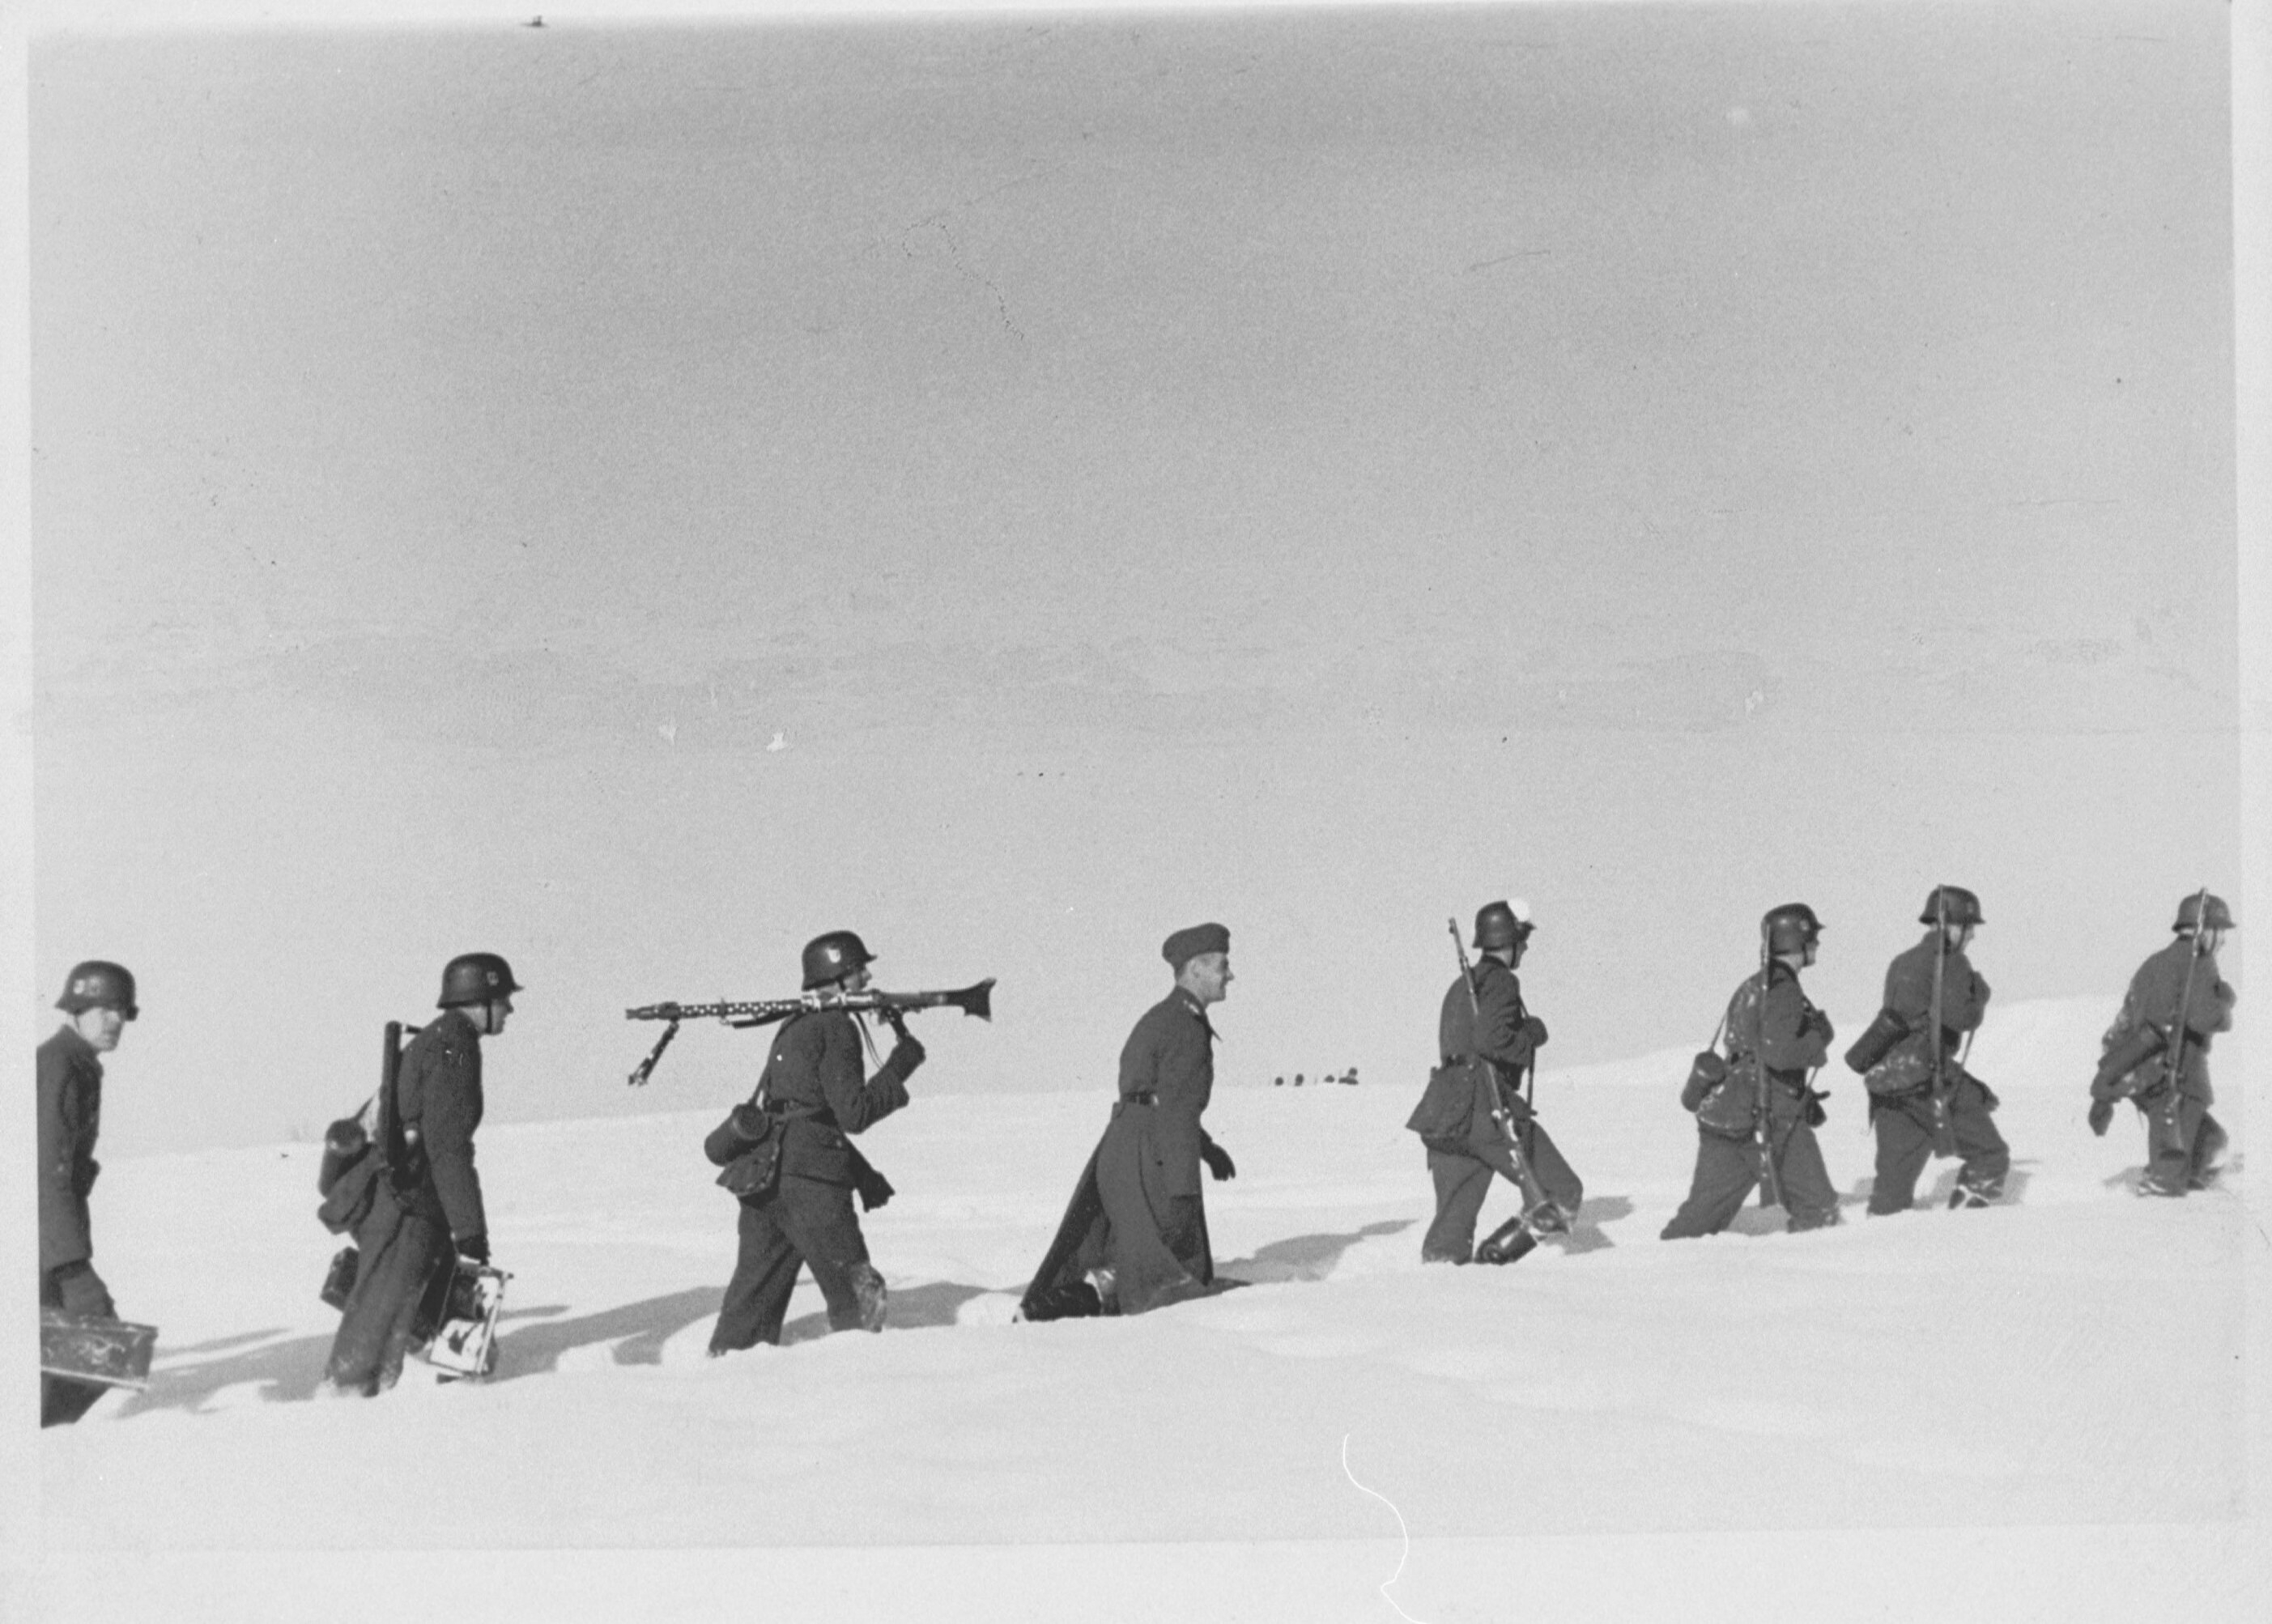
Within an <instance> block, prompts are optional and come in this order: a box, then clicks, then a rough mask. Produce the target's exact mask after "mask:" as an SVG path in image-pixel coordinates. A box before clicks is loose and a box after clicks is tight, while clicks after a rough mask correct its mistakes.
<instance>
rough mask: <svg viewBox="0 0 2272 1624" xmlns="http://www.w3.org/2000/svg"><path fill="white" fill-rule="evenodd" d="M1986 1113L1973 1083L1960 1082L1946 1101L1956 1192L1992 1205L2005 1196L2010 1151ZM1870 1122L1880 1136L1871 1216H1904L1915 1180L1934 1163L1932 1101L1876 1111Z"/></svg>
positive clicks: (1983, 1098) (1981, 1093) (1985, 1102)
mask: <svg viewBox="0 0 2272 1624" xmlns="http://www.w3.org/2000/svg"><path fill="white" fill-rule="evenodd" d="M1989 1109H1990V1107H1989V1104H1988V1093H1987V1091H1986V1090H1985V1089H1984V1088H1982V1087H1981V1086H1980V1084H1979V1081H1978V1079H1977V1078H1974V1077H1969V1076H1968V1077H1966V1078H1964V1079H1963V1080H1962V1082H1960V1083H1959V1084H1957V1085H1956V1089H1955V1091H1954V1093H1953V1094H1951V1095H1950V1096H1949V1101H1948V1125H1949V1128H1950V1129H1951V1130H1952V1131H1953V1132H1954V1135H1955V1137H1956V1154H1957V1156H1958V1157H1959V1158H1961V1160H1960V1163H1959V1166H1958V1168H1957V1173H1956V1182H1957V1185H1958V1188H1962V1189H1968V1190H1970V1191H1973V1192H1974V1193H1975V1194H1977V1195H1978V1196H1982V1197H1983V1198H1984V1199H1985V1200H1989V1201H1993V1200H1995V1199H1996V1197H1997V1196H2000V1195H2002V1194H2003V1193H2004V1175H2005V1174H2006V1173H2009V1172H2010V1171H2011V1170H2012V1151H2011V1147H2010V1146H2008V1145H2007V1144H2005V1143H2004V1136H2003V1135H2002V1134H2000V1133H1998V1132H1997V1131H1996V1120H1995V1118H1993V1117H1992V1116H1991V1115H1990V1114H1989ZM1871 1117H1872V1121H1871V1126H1872V1128H1873V1129H1875V1130H1876V1132H1877V1136H1878V1177H1877V1181H1876V1182H1875V1183H1874V1184H1872V1186H1871V1188H1870V1211H1871V1213H1872V1216H1875V1217H1883V1216H1884V1215H1885V1214H1887V1213H1888V1212H1905V1211H1908V1210H1909V1207H1910V1203H1911V1202H1912V1201H1913V1200H1915V1199H1916V1196H1917V1179H1918V1176H1919V1175H1920V1174H1922V1173H1924V1166H1925V1164H1926V1163H1927V1162H1929V1161H1931V1160H1932V1139H1933V1134H1932V1101H1931V1100H1930V1099H1922V1100H1915V1101H1904V1102H1902V1104H1900V1105H1896V1106H1880V1107H1879V1108H1878V1109H1877V1110H1875V1111H1873V1112H1872V1113H1871Z"/></svg>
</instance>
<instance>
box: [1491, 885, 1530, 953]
mask: <svg viewBox="0 0 2272 1624" xmlns="http://www.w3.org/2000/svg"><path fill="white" fill-rule="evenodd" d="M1536 928H1537V925H1536V922H1535V921H1533V920H1532V919H1531V917H1530V905H1529V904H1528V903H1527V902H1525V901H1523V900H1522V899H1521V898H1516V899H1515V900H1514V901H1513V902H1487V903H1485V904H1484V905H1483V906H1482V907H1480V908H1478V909H1476V946H1477V947H1479V948H1481V949H1483V950H1484V951H1486V952H1488V951H1489V950H1491V949H1492V948H1504V947H1513V946H1514V945H1515V944H1516V943H1518V942H1527V941H1528V940H1529V938H1530V933H1531V932H1532V931H1533V930H1536Z"/></svg>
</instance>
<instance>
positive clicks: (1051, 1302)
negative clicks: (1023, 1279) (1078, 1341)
mask: <svg viewBox="0 0 2272 1624" xmlns="http://www.w3.org/2000/svg"><path fill="white" fill-rule="evenodd" d="M1103 1312H1104V1300H1103V1299H1102V1297H1099V1296H1098V1295H1097V1294H1096V1287H1095V1286H1093V1285H1090V1284H1089V1283H1088V1282H1087V1281H1086V1280H1065V1281H1062V1282H1060V1283H1059V1284H1058V1285H1052V1286H1050V1288H1049V1289H1048V1290H1046V1291H1042V1292H1028V1294H1027V1297H1026V1300H1025V1302H1024V1303H1023V1304H1022V1305H1021V1306H1020V1313H1022V1314H1023V1315H1025V1317H1026V1318H1028V1319H1029V1320H1037V1321H1038V1320H1090V1319H1095V1318H1096V1317H1097V1316H1098V1315H1101V1314H1102V1313H1103Z"/></svg>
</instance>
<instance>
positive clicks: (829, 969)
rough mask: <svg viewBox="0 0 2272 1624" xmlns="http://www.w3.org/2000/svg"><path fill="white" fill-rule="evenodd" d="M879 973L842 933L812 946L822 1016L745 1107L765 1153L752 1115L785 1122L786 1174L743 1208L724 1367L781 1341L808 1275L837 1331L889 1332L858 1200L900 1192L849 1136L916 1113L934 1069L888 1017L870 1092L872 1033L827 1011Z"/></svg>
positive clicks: (724, 1328) (805, 1026) (773, 1059)
mask: <svg viewBox="0 0 2272 1624" xmlns="http://www.w3.org/2000/svg"><path fill="white" fill-rule="evenodd" d="M874 962H875V956H874V955H873V954H871V953H870V952H869V951H868V948H867V944H866V943H865V942H862V941H861V940H860V938H859V936H858V935H856V934H855V933H854V932H852V931H848V930H832V931H829V932H826V934H824V935H818V936H815V937H814V938H813V939H812V940H811V942H807V943H805V947H804V961H803V969H804V990H805V991H806V992H807V993H812V994H818V995H819V1000H820V1002H821V1003H822V1005H823V1007H822V1008H820V1009H814V1010H811V1011H809V1012H805V1013H802V1014H797V1015H792V1016H791V1017H789V1018H788V1021H787V1022H785V1023H784V1024H782V1026H781V1031H780V1032H779V1033H778V1034H776V1035H775V1037H774V1044H773V1048H772V1050H771V1052H770V1053H768V1054H767V1055H766V1069H765V1074H764V1076H763V1077H762V1078H761V1080H760V1083H759V1099H754V1100H752V1101H751V1103H750V1104H748V1105H745V1106H737V1107H736V1113H735V1114H736V1119H737V1121H736V1126H738V1127H741V1128H743V1129H744V1132H743V1135H742V1137H743V1139H744V1141H745V1142H747V1143H752V1144H755V1143H761V1142H762V1140H763V1138H764V1133H763V1131H762V1129H763V1127H764V1125H763V1124H761V1123H758V1122H756V1121H751V1120H750V1119H749V1118H747V1117H745V1116H744V1114H745V1113H756V1112H763V1113H765V1114H768V1115H771V1116H772V1117H774V1119H775V1122H776V1127H775V1129H774V1131H777V1132H779V1134H780V1135H781V1146H780V1151H779V1157H780V1173H779V1176H778V1180H777V1182H776V1183H775V1184H774V1187H773V1188H761V1189H757V1190H752V1191H751V1192H749V1193H748V1194H745V1195H743V1196H740V1197H739V1199H740V1201H741V1218H740V1221H739V1226H738V1237H739V1246H738V1248H737V1250H736V1255H735V1260H734V1276H733V1278H732V1279H730V1280H729V1281H728V1282H727V1284H726V1296H725V1300H723V1301H722V1302H721V1304H720V1305H719V1308H718V1323H717V1325H716V1326H715V1327H714V1328H713V1330H711V1333H710V1355H711V1357H712V1358H714V1359H715V1358H717V1357H719V1356H720V1355H721V1354H726V1353H733V1352H740V1351H742V1350H744V1349H747V1348H753V1347H755V1346H757V1345H759V1343H761V1342H762V1343H778V1342H780V1341H781V1322H782V1320H783V1319H784V1318H785V1317H786V1315H787V1314H788V1300H789V1294H790V1292H793V1291H794V1290H795V1289H796V1278H797V1275H798V1273H799V1272H800V1271H801V1270H806V1269H810V1270H811V1271H812V1278H813V1283H814V1284H815V1285H818V1286H819V1287H820V1295H821V1300H822V1301H824V1302H825V1303H826V1304H827V1307H828V1329H829V1330H833V1331H834V1330H870V1331H880V1330H883V1329H884V1319H885V1315H886V1312H887V1309H886V1291H885V1287H884V1277H883V1273H882V1271H881V1270H878V1269H877V1267H876V1266H875V1264H873V1263H871V1262H870V1261H869V1259H868V1241H867V1238H866V1237H865V1236H864V1235H863V1234H862V1233H860V1217H859V1214H858V1213H856V1212H855V1211H853V1208H852V1197H853V1196H854V1195H855V1194H857V1195H858V1196H859V1197H860V1199H861V1202H862V1203H863V1205H864V1206H865V1207H867V1208H869V1209H871V1210H872V1209H874V1208H876V1207H880V1206H881V1205H883V1204H884V1203H885V1202H886V1201H887V1200H889V1199H890V1197H891V1195H892V1187H891V1185H890V1184H889V1183H888V1182H887V1181H886V1180H885V1179H884V1177H883V1175H882V1174H880V1173H878V1172H877V1171H876V1170H875V1169H874V1168H873V1167H871V1166H869V1165H868V1160H867V1158H865V1157H863V1155H861V1154H860V1151H859V1149H858V1147H857V1146H856V1145H854V1144H852V1142H851V1140H850V1138H849V1137H848V1136H849V1135H853V1134H858V1133H864V1132H866V1131H867V1130H868V1129H870V1128H872V1127H874V1126H875V1125H876V1124H877V1123H878V1122H880V1121H883V1120H884V1119H885V1118H886V1117H887V1116H889V1115H891V1114H892V1113H893V1112H894V1111H897V1110H899V1109H900V1108H901V1106H905V1105H906V1104H907V1103H908V1077H910V1076H913V1075H914V1074H915V1070H916V1067H918V1066H920V1065H922V1064H923V1059H924V1051H923V1045H922V1044H921V1043H920V1042H918V1041H916V1039H915V1037H914V1036H913V1035H912V1034H911V1033H909V1032H908V1029H907V1025H906V1024H905V1022H904V1021H903V1020H902V1019H901V1017H900V1015H899V1013H898V1012H897V1011H896V1010H893V1009H889V1008H886V1009H885V1011H884V1018H885V1019H886V1020H887V1021H889V1022H890V1023H891V1024H892V1027H893V1031H894V1032H896V1033H897V1034H898V1039H899V1040H898V1042H897V1043H895V1044H894V1045H893V1048H892V1052H891V1054H889V1055H888V1056H887V1057H886V1059H885V1061H884V1063H883V1064H882V1065H880V1066H878V1067H877V1068H876V1072H875V1075H874V1076H871V1077H869V1078H867V1079H866V1080H865V1081H863V1080H862V1078H861V1075H860V1073H861V1065H860V1049H861V1043H862V1039H863V1030H864V1029H863V1028H862V1027H861V1026H860V1025H859V1024H858V1017H856V1016H855V1015H854V1014H853V1013H852V1012H851V1011H850V1010H847V1009H829V1008H827V1007H826V1001H827V999H828V998H829V996H830V995H834V994H843V993H858V992H863V991H865V990H866V989H867V987H868V985H869V973H868V966H869V965H871V964H872V963H874ZM760 1102H762V1103H760ZM721 1131H723V1130H721Z"/></svg>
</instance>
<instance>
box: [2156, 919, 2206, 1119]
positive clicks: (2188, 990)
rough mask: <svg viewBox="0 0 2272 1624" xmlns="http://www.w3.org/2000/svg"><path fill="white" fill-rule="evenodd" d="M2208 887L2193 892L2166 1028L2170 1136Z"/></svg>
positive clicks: (2177, 1103)
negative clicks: (2180, 976) (2190, 939)
mask: <svg viewBox="0 0 2272 1624" xmlns="http://www.w3.org/2000/svg"><path fill="white" fill-rule="evenodd" d="M2207 934H2208V886H2206V885H2204V886H2202V887H2201V890H2199V891H2197V892H2195V893H2194V948H2193V951H2192V953H2191V954H2189V955H2188V956H2187V957H2186V984H2185V985H2184V986H2183V987H2179V989H2178V1019H2177V1024H2175V1025H2173V1026H2171V1028H2170V1043H2169V1048H2170V1092H2169V1098H2168V1099H2164V1101H2163V1102H2162V1106H2161V1109H2162V1111H2163V1113H2164V1116H2165V1118H2166V1120H2167V1121H2168V1123H2169V1127H2170V1132H2171V1136H2172V1137H2173V1138H2174V1136H2176V1133H2177V1130H2178V1117H2179V1111H2180V1109H2181V1104H2180V1101H2181V1099H2182V1096H2181V1095H2180V1094H2179V1082H2180V1080H2181V1077H2182V1076H2183V1069H2184V1067H2185V1062H2186V1017H2187V1016H2188V1015H2190V1014H2191V1013H2192V1007H2191V1006H2192V1004H2193V998H2194V972H2195V971H2196V970H2199V969H2200V968H2201V937H2202V936H2204V935H2207Z"/></svg>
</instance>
